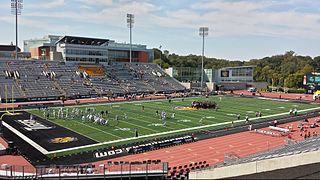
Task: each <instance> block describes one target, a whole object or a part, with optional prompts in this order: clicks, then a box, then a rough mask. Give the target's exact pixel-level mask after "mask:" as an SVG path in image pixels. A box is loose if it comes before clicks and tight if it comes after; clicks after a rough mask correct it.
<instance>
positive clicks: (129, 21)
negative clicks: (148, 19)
mask: <svg viewBox="0 0 320 180" xmlns="http://www.w3.org/2000/svg"><path fill="white" fill-rule="evenodd" d="M133 23H134V15H133V14H127V24H128V28H129V29H130V55H129V56H130V63H131V61H132V28H133Z"/></svg>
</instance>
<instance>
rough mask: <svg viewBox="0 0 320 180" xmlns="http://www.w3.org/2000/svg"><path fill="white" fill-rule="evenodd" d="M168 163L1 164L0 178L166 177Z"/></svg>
mask: <svg viewBox="0 0 320 180" xmlns="http://www.w3.org/2000/svg"><path fill="white" fill-rule="evenodd" d="M167 173H168V163H160V162H155V163H154V162H123V161H120V162H111V161H109V162H108V163H107V164H100V165H92V164H88V165H61V166H50V167H48V166H37V167H33V166H15V165H8V164H2V165H1V166H0V178H23V179H24V178H45V179H50V178H53V179H57V178H59V179H63V178H69V179H70V178H76V179H81V178H85V179H86V178H88V177H91V178H94V177H96V178H103V177H109V178H110V177H112V178H122V177H124V178H128V177H129V178H130V177H143V178H145V177H155V176H157V177H166V175H167Z"/></svg>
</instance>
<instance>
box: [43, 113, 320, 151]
mask: <svg viewBox="0 0 320 180" xmlns="http://www.w3.org/2000/svg"><path fill="white" fill-rule="evenodd" d="M317 109H320V107H315V108H310V109H304V110H300V111H298V112H306V111H312V110H317ZM286 114H288V112H284V113H279V114H272V115H267V116H263V117H256V118H251V119H250V120H256V119H262V118H268V117H276V116H281V115H286ZM244 121H245V119H242V120H237V121H234V122H244ZM226 124H231V121H228V122H223V123H217V124H209V125H204V126H197V127H191V128H186V129H178V130H173V131H166V132H160V133H155V134H147V135H143V136H139V137H131V138H125V139H118V140H114V141H108V142H102V143H97V144H89V145H85V146H79V147H73V148H68V149H61V150H56V151H50V152H48V153H47V154H53V153H60V152H66V151H71V150H77V149H82V148H88V147H94V146H100V145H106V144H112V143H118V142H124V141H129V140H134V139H141V138H147V137H154V136H160V135H167V134H172V133H177V132H184V131H190V130H196V129H202V128H207V127H215V126H220V125H226Z"/></svg>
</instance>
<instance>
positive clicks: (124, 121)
mask: <svg viewBox="0 0 320 180" xmlns="http://www.w3.org/2000/svg"><path fill="white" fill-rule="evenodd" d="M131 119H136V118H131ZM128 121H129V120H127V121H126V120H122V121H120V122H122V123H127V124H131V125H132V126H137V127H140V128H143V129H147V130H149V131H153V132H159V131H157V130H154V129H151V128H147V127H143V126H140V125H137V124H133V123H130V122H128ZM143 122H145V121H143ZM148 123H150V122H148Z"/></svg>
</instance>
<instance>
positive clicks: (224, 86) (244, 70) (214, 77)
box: [166, 66, 267, 90]
mask: <svg viewBox="0 0 320 180" xmlns="http://www.w3.org/2000/svg"><path fill="white" fill-rule="evenodd" d="M253 70H254V66H238V67H224V68H220V69H204V77H203V79H204V82H205V83H206V86H207V88H208V89H209V90H237V89H246V88H247V87H248V86H258V87H259V88H263V87H266V85H267V84H266V83H257V82H255V81H254V79H253ZM166 72H167V74H169V76H171V77H174V78H175V79H177V80H179V81H180V82H182V83H183V84H184V85H185V86H186V87H189V88H198V87H200V83H199V82H200V81H201V69H200V68H191V67H170V68H168V69H166Z"/></svg>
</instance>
